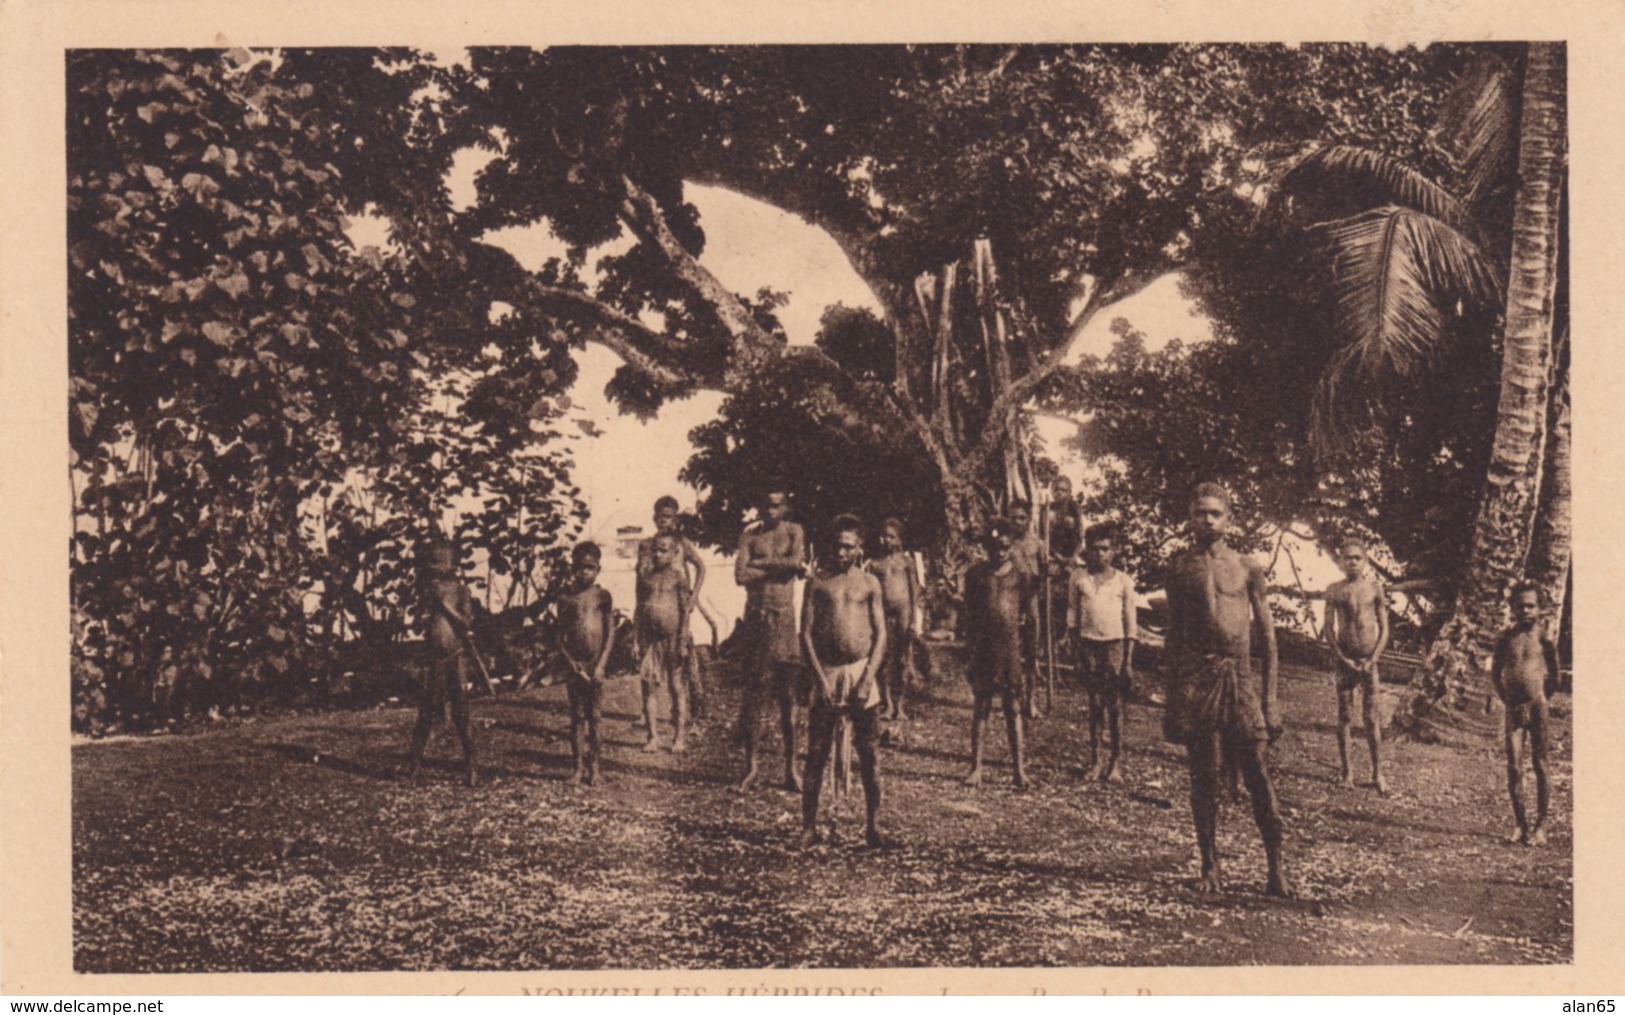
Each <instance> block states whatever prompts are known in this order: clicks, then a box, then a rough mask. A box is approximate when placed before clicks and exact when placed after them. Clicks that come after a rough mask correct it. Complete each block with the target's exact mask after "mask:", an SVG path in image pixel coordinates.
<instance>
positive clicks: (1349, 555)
mask: <svg viewBox="0 0 1625 1015" xmlns="http://www.w3.org/2000/svg"><path fill="white" fill-rule="evenodd" d="M1369 559H1370V554H1369V552H1368V551H1367V550H1366V548H1365V543H1363V542H1361V541H1360V540H1358V539H1345V540H1343V544H1342V545H1341V546H1339V547H1338V548H1337V565H1338V566H1339V567H1341V568H1342V569H1343V573H1344V574H1346V575H1348V576H1349V577H1350V578H1359V577H1361V576H1362V575H1364V574H1365V569H1366V563H1367V562H1368V560H1369Z"/></svg>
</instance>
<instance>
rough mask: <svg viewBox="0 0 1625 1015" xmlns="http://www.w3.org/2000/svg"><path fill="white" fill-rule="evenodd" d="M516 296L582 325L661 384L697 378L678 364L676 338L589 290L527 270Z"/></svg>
mask: <svg viewBox="0 0 1625 1015" xmlns="http://www.w3.org/2000/svg"><path fill="white" fill-rule="evenodd" d="M512 295H513V298H514V299H515V300H516V302H517V304H518V305H519V306H521V307H523V308H524V309H527V310H533V311H534V312H535V313H536V314H537V315H539V316H543V317H555V316H557V317H561V318H564V319H566V320H569V321H571V322H573V323H577V324H581V325H583V333H584V335H585V337H586V338H587V340H588V341H592V342H596V343H598V344H599V345H602V346H603V347H604V348H606V349H608V350H610V351H611V352H613V353H615V355H617V356H619V357H620V358H621V361H622V362H624V363H625V364H626V365H627V366H629V367H631V368H632V369H634V370H636V371H638V372H639V373H641V374H643V375H645V376H646V377H648V378H649V380H650V381H652V382H654V383H655V384H656V385H658V386H660V387H664V388H679V387H688V386H690V385H692V384H694V383H695V381H696V379H697V378H696V377H695V376H694V374H693V373H692V372H690V371H688V370H685V369H684V368H683V367H682V366H681V365H680V363H679V362H677V349H676V348H675V347H674V345H675V344H674V343H673V342H671V341H670V340H669V339H667V338H666V337H665V336H663V335H661V334H659V333H657V332H655V331H653V330H652V329H650V328H648V327H646V326H645V325H644V324H643V323H642V322H641V321H639V320H638V319H637V318H635V317H633V316H631V315H630V314H628V313H626V312H625V311H622V310H619V309H617V308H615V307H612V306H610V305H609V304H607V303H605V302H603V301H602V300H599V299H596V298H594V297H593V296H592V295H590V294H588V293H585V292H581V291H580V290H576V289H565V288H562V287H560V286H553V285H547V284H546V283H544V282H542V281H541V280H540V279H538V278H536V276H535V275H532V274H530V273H529V272H526V273H525V275H524V278H523V280H522V281H521V283H520V288H519V291H518V292H515V293H513V294H512ZM561 311H562V312H561Z"/></svg>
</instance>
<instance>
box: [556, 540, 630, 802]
mask: <svg viewBox="0 0 1625 1015" xmlns="http://www.w3.org/2000/svg"><path fill="white" fill-rule="evenodd" d="M603 558H604V554H603V551H602V550H601V549H599V547H598V544H597V543H580V544H577V546H576V548H575V549H574V550H572V551H570V564H571V570H570V587H569V589H568V590H566V592H565V593H564V595H562V596H560V597H559V599H558V602H557V603H556V604H555V606H554V611H555V614H556V616H557V620H558V622H557V626H556V627H555V628H554V630H555V632H556V634H557V637H558V656H557V658H556V664H557V668H558V669H559V670H561V671H562V676H563V678H564V686H565V690H566V691H567V692H568V694H569V697H570V755H571V757H572V758H573V759H574V761H575V767H574V769H573V770H572V772H571V775H570V778H571V781H573V782H577V783H585V784H586V785H588V786H592V785H595V784H597V783H598V781H599V775H598V756H599V746H598V745H599V741H598V722H599V719H600V718H601V716H602V707H603V694H604V670H605V668H606V667H607V666H608V665H609V657H610V653H611V652H612V651H613V650H614V648H615V638H614V631H615V618H614V614H615V609H614V605H615V604H614V601H613V599H612V598H611V597H610V594H609V592H608V590H606V589H604V588H602V587H601V586H599V585H598V573H599V570H600V569H601V568H602V566H603ZM583 734H585V738H586V744H585V749H583V744H582V738H583Z"/></svg>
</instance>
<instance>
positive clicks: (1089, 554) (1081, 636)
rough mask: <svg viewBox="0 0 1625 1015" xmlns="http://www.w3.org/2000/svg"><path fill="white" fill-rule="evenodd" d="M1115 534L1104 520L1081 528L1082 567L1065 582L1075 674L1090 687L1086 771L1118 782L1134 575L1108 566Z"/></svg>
mask: <svg viewBox="0 0 1625 1015" xmlns="http://www.w3.org/2000/svg"><path fill="white" fill-rule="evenodd" d="M1116 543H1117V534H1116V531H1115V530H1114V529H1113V528H1112V527H1111V526H1110V525H1108V524H1104V523H1102V524H1099V525H1091V526H1089V528H1088V530H1087V531H1086V532H1085V533H1084V537H1083V544H1084V563H1085V566H1084V567H1081V568H1078V569H1077V570H1076V571H1073V572H1072V577H1071V578H1070V579H1069V580H1068V582H1067V611H1066V630H1067V636H1068V637H1070V638H1071V639H1072V644H1073V646H1074V648H1075V649H1076V652H1075V658H1076V659H1077V660H1078V674H1079V677H1080V679H1081V680H1082V681H1083V686H1084V689H1085V690H1086V691H1088V692H1089V764H1090V770H1089V776H1090V778H1094V779H1100V780H1102V781H1105V782H1121V781H1122V780H1123V769H1122V741H1123V738H1122V711H1123V700H1124V698H1125V696H1126V693H1127V691H1128V687H1129V680H1130V676H1131V674H1132V673H1133V670H1134V642H1135V639H1136V637H1137V636H1138V632H1137V631H1136V629H1135V606H1134V579H1133V578H1132V577H1130V576H1129V574H1128V573H1127V572H1126V571H1119V570H1117V569H1116V568H1114V567H1112V558H1113V557H1114V556H1116V552H1117V546H1116ZM1102 726H1109V727H1110V732H1111V746H1110V753H1109V754H1108V755H1107V756H1106V757H1105V758H1104V759H1103V758H1101V756H1100V734H1101V728H1102Z"/></svg>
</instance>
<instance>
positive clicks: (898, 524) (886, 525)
mask: <svg viewBox="0 0 1625 1015" xmlns="http://www.w3.org/2000/svg"><path fill="white" fill-rule="evenodd" d="M880 548H881V549H882V550H885V551H886V552H887V553H896V552H897V551H898V550H901V549H902V548H903V523H902V521H901V520H900V519H897V518H888V519H886V520H885V521H883V522H881V523H880Z"/></svg>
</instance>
